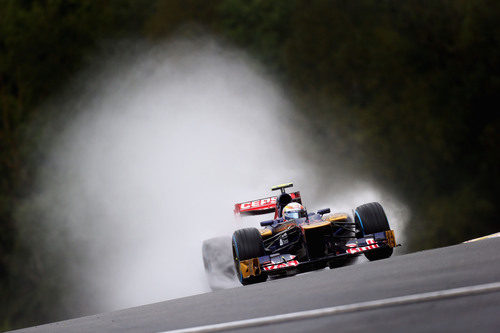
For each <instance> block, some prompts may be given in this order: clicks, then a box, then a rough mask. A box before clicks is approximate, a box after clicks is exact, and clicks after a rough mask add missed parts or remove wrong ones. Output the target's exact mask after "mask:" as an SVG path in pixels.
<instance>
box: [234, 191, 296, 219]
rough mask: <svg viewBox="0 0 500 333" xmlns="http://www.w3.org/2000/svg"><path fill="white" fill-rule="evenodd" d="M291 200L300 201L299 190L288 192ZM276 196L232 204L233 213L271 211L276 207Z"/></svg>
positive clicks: (258, 213)
mask: <svg viewBox="0 0 500 333" xmlns="http://www.w3.org/2000/svg"><path fill="white" fill-rule="evenodd" d="M289 194H290V196H291V197H292V201H294V202H299V203H300V202H301V197H300V191H297V192H292V193H289ZM277 198H278V197H277V196H273V197H267V198H262V199H257V200H252V201H246V202H241V203H237V204H235V205H234V215H236V216H239V215H261V214H268V213H273V212H274V211H275V209H276V201H277Z"/></svg>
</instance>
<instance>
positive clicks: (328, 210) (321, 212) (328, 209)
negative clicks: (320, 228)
mask: <svg viewBox="0 0 500 333" xmlns="http://www.w3.org/2000/svg"><path fill="white" fill-rule="evenodd" d="M330 212H331V211H330V208H325V209H320V210H318V214H319V215H324V214H328V213H330Z"/></svg>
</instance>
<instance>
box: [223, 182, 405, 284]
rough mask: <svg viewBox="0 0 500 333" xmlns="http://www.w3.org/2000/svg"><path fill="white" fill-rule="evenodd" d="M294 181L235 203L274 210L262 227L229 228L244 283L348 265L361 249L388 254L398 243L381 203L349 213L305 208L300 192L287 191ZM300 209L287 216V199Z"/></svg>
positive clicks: (251, 210)
mask: <svg viewBox="0 0 500 333" xmlns="http://www.w3.org/2000/svg"><path fill="white" fill-rule="evenodd" d="M292 186H293V184H292V183H289V184H282V185H278V186H274V187H273V188H272V190H273V191H275V190H280V191H281V194H280V195H279V196H273V197H268V198H263V199H258V200H253V201H248V202H243V203H237V204H236V205H235V210H234V212H235V214H236V215H239V216H241V215H258V214H266V213H271V212H274V219H272V220H268V221H263V222H261V223H260V225H261V226H262V227H264V228H263V229H261V230H259V229H257V228H245V229H240V230H237V231H235V232H234V234H233V237H232V251H233V259H234V265H235V269H236V275H237V277H238V278H239V280H240V282H241V283H242V284H243V285H248V284H253V283H258V282H263V281H266V279H267V278H268V277H269V276H270V277H279V276H287V275H293V274H296V273H299V272H304V271H310V270H314V269H321V268H325V267H326V266H327V265H328V266H329V267H330V268H336V267H340V266H344V265H347V264H348V263H349V262H350V261H352V260H353V258H355V257H356V256H358V255H360V254H361V253H363V254H364V255H365V257H366V258H368V260H379V259H385V258H389V257H390V256H391V255H392V253H393V248H394V247H396V246H398V244H396V240H395V237H394V231H393V230H391V228H390V227H389V222H388V220H387V217H386V215H385V212H384V209H383V208H382V206H381V205H380V204H379V203H378V202H372V203H367V204H364V205H361V206H359V207H357V208H356V209H354V211H353V217H351V216H349V215H348V214H345V213H334V214H332V213H331V212H330V209H329V208H326V209H321V210H318V211H317V212H314V213H307V211H305V209H304V208H303V207H302V206H301V205H300V204H301V201H302V199H301V196H300V192H293V193H286V191H285V189H286V188H289V187H292ZM294 202H295V203H297V204H296V205H298V206H300V207H302V210H303V213H301V214H298V215H295V216H293V215H290V216H293V217H294V218H290V216H286V214H285V213H284V210H285V211H286V210H287V209H288V207H292V208H293V206H294V205H293V204H292V203H294Z"/></svg>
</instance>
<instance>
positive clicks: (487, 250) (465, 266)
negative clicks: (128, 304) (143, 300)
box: [16, 238, 500, 333]
mask: <svg viewBox="0 0 500 333" xmlns="http://www.w3.org/2000/svg"><path fill="white" fill-rule="evenodd" d="M492 282H500V238H496V239H487V240H482V241H478V242H474V243H469V244H459V245H455V246H451V247H446V248H440V249H434V250H429V251H423V252H417V253H413V254H408V255H403V256H394V257H392V258H390V259H386V260H383V261H378V262H367V263H362V264H358V265H354V266H349V267H343V268H340V269H335V270H328V269H327V270H322V271H318V272H313V273H309V274H302V275H297V276H295V277H291V278H286V279H280V280H273V281H268V282H266V283H263V284H258V285H253V286H247V287H238V288H233V289H226V290H220V291H217V292H212V293H206V294H202V295H197V296H191V297H186V298H181V299H176V300H171V301H167V302H162V303H156V304H151V305H146V306H141V307H136V308H131V309H126V310H122V311H117V312H112V313H105V314H99V315H95V316H89V317H84V318H78V319H73V320H68V321H64V322H58V323H53V324H48V325H43V326H38V327H32V328H29V329H25V330H21V331H22V332H161V331H168V330H173V329H180V328H189V327H194V326H201V325H209V324H217V323H224V322H230V321H236V320H242V319H249V318H258V317H264V316H271V315H279V314H285V313H291V312H297V311H304V310H313V309H319V308H325V307H332V306H338V305H347V304H353V303H359V302H366V301H373V300H379V299H387V298H391V297H397V296H405V295H411V294H420V293H425V292H432V291H438V290H447V289H453V288H459V287H467V286H475V285H481V284H485V283H492ZM380 330H383V331H389V330H390V331H394V332H437V331H440V332H474V331H476V332H479V331H481V333H484V332H500V292H499V291H495V292H486V293H481V294H476V295H468V296H460V297H453V298H446V299H437V300H432V301H427V302H419V303H410V304H405V305H399V306H385V307H381V308H376V309H372V310H364V311H357V312H349V313H343V314H336V315H330V316H324V317H320V318H315V319H306V320H298V321H293V322H285V323H279V324H272V325H266V326H259V327H250V328H245V329H239V330H237V332H334V331H339V332H343V333H345V332H362V331H380ZM16 332H17V331H16Z"/></svg>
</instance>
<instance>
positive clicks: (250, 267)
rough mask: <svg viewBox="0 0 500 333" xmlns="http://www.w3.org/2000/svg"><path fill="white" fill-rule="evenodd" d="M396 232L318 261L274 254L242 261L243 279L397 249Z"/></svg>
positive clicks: (374, 236)
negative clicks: (370, 252) (380, 249)
mask: <svg viewBox="0 0 500 333" xmlns="http://www.w3.org/2000/svg"><path fill="white" fill-rule="evenodd" d="M396 246H399V244H397V243H396V239H395V237H394V230H387V231H384V232H377V233H374V234H371V235H366V236H365V237H363V238H358V239H353V240H350V241H348V242H347V243H346V250H345V252H340V253H335V254H330V255H327V256H324V257H321V258H318V259H313V260H308V261H302V262H299V261H298V260H297V259H296V258H295V256H294V255H292V254H280V253H276V254H272V255H266V256H262V257H258V258H253V259H248V260H241V261H240V271H241V273H242V276H243V278H247V277H250V276H257V275H260V274H261V273H262V272H266V273H270V274H274V273H276V274H279V273H283V272H286V271H288V270H291V269H297V268H298V267H299V266H301V265H306V264H311V263H315V262H321V261H329V260H332V259H334V258H339V257H344V256H353V255H358V254H360V253H363V252H367V251H372V250H375V249H379V248H384V247H396Z"/></svg>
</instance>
